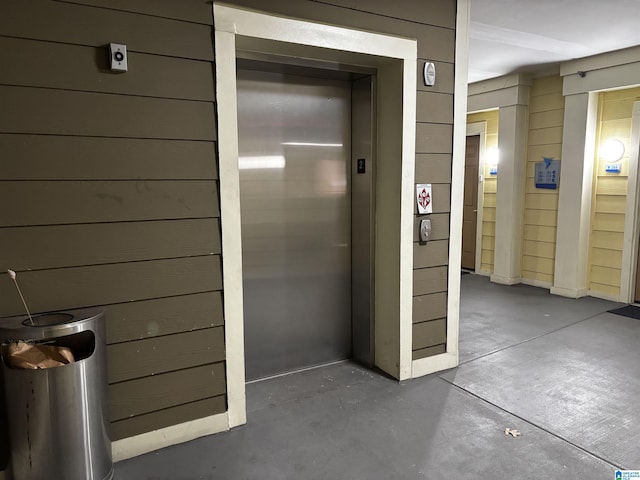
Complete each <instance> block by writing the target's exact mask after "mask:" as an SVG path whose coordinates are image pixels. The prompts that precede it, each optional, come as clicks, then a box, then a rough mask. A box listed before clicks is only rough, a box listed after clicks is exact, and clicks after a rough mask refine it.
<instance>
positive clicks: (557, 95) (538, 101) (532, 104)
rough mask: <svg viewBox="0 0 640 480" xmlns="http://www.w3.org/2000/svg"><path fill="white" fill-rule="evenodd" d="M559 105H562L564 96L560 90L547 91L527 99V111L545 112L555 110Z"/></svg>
mask: <svg viewBox="0 0 640 480" xmlns="http://www.w3.org/2000/svg"><path fill="white" fill-rule="evenodd" d="M559 106H564V98H563V97H562V93H561V92H554V93H548V94H546V95H537V96H534V97H531V100H530V101H529V113H539V112H546V111H549V110H557V109H558V108H559Z"/></svg>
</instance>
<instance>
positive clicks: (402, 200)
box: [213, 3, 457, 427]
mask: <svg viewBox="0 0 640 480" xmlns="http://www.w3.org/2000/svg"><path fill="white" fill-rule="evenodd" d="M213 11H214V26H215V43H216V98H217V99H218V102H217V108H218V122H217V125H218V149H219V165H220V167H219V168H220V197H221V198H220V212H221V226H222V251H223V258H224V262H223V281H224V286H225V304H224V308H225V334H226V338H225V341H226V347H227V348H226V351H227V392H228V398H229V426H230V427H234V426H237V425H240V424H242V423H245V422H246V401H245V383H244V331H243V323H244V317H243V309H242V246H241V242H240V239H241V234H242V232H241V226H240V196H239V187H238V186H239V174H238V133H237V111H236V80H235V59H236V49H242V50H243V51H250V52H251V51H253V52H261V53H269V54H277V55H284V56H292V57H301V58H306V59H309V60H320V61H324V62H332V63H335V64H343V65H355V66H363V67H369V68H374V69H376V70H377V77H378V102H377V106H378V115H377V118H378V122H379V125H378V128H379V129H380V130H382V131H384V132H385V135H384V136H380V137H379V139H378V146H377V147H378V148H377V150H378V151H377V171H378V178H379V181H378V182H377V185H376V202H375V203H376V206H377V208H376V224H377V226H376V242H375V243H376V253H375V256H376V259H375V263H376V268H375V270H376V281H375V284H376V285H375V292H376V294H375V298H376V305H375V315H376V318H375V328H376V332H375V338H376V349H375V351H376V366H378V367H379V368H381V369H382V370H384V371H386V372H387V373H389V374H390V375H392V376H394V377H396V378H398V379H399V380H403V379H407V378H409V377H410V376H411V369H412V368H411V367H412V357H411V355H412V352H411V339H412V327H413V324H412V294H413V228H414V225H413V219H414V217H413V208H414V173H415V172H414V168H415V135H416V120H415V119H416V79H417V43H416V41H415V40H411V39H405V38H400V37H393V36H389V35H381V34H377V33H370V32H364V31H359V30H353V29H348V28H341V27H335V26H330V25H324V24H319V23H313V22H307V21H302V20H295V19H291V18H284V17H279V16H274V15H271V14H266V13H261V12H257V11H252V10H245V9H242V8H236V7H232V6H229V5H224V4H219V3H214V5H213ZM398 158H400V159H401V161H400V162H398V161H397V159H398ZM381 179H384V181H382V180H381ZM456 344H457V342H456Z"/></svg>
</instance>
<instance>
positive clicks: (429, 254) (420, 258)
mask: <svg viewBox="0 0 640 480" xmlns="http://www.w3.org/2000/svg"><path fill="white" fill-rule="evenodd" d="M448 264H449V242H448V241H447V240H430V241H429V242H427V244H426V245H421V244H414V245H413V268H414V269H415V268H428V267H439V266H442V265H448Z"/></svg>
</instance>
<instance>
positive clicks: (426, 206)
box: [416, 183, 433, 215]
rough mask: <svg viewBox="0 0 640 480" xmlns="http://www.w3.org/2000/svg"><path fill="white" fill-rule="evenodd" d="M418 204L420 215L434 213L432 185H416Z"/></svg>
mask: <svg viewBox="0 0 640 480" xmlns="http://www.w3.org/2000/svg"><path fill="white" fill-rule="evenodd" d="M416 202H417V203H418V213H419V214H420V215H426V214H428V213H432V212H433V195H432V193H431V184H430V183H419V184H417V185H416Z"/></svg>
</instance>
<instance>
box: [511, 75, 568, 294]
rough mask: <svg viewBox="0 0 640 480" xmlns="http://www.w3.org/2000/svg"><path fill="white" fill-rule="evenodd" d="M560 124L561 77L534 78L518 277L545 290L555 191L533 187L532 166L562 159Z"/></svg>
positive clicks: (552, 250)
mask: <svg viewBox="0 0 640 480" xmlns="http://www.w3.org/2000/svg"><path fill="white" fill-rule="evenodd" d="M563 124H564V97H563V95H562V77H560V76H551V77H544V78H536V79H535V80H534V81H533V85H532V86H531V95H530V99H529V137H528V138H529V140H528V148H527V170H526V172H527V173H526V175H527V177H526V186H525V200H524V226H523V232H522V277H523V278H526V279H529V280H533V281H535V282H537V283H539V284H540V285H544V286H547V287H550V286H551V285H553V274H554V269H555V258H556V227H557V224H558V190H550V189H544V188H536V186H535V165H536V163H539V162H542V161H543V158H544V157H548V158H553V159H556V160H560V159H561V158H562V132H563ZM563 173H564V174H568V175H570V174H571V172H561V175H562V174H563Z"/></svg>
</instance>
